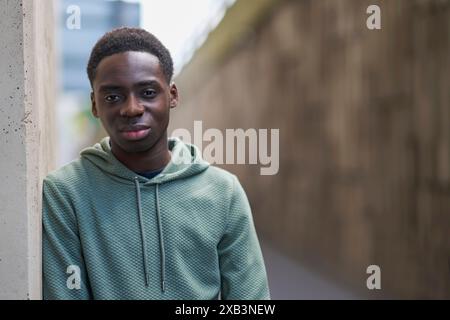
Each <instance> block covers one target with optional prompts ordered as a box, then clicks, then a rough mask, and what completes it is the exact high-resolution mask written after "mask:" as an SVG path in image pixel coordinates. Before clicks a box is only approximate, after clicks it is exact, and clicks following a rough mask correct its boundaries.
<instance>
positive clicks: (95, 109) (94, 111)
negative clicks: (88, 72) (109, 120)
mask: <svg viewBox="0 0 450 320" xmlns="http://www.w3.org/2000/svg"><path fill="white" fill-rule="evenodd" d="M91 106H92V114H93V115H94V117H96V118H98V110H97V105H96V104H95V96H94V92H93V91H92V92H91Z"/></svg>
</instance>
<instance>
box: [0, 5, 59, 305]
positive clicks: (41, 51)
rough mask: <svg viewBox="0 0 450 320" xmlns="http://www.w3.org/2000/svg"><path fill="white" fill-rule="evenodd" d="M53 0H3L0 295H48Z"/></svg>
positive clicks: (0, 16) (0, 46) (0, 9)
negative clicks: (44, 246) (45, 254)
mask: <svg viewBox="0 0 450 320" xmlns="http://www.w3.org/2000/svg"><path fill="white" fill-rule="evenodd" d="M53 32H54V15H53V3H52V1H32V0H20V1H7V0H0V39H1V43H0V61H1V64H0V150H1V152H0V179H1V183H0V203H1V208H0V299H39V298H41V182H42V178H43V177H44V175H45V174H46V173H47V172H48V171H49V170H50V169H51V168H52V166H53V155H54V150H53V145H54V144H53V141H52V139H54V133H53V124H54V123H53V112H54V111H53V106H54V95H55V91H54V85H55V79H54V61H55V53H54V50H53V49H54V46H53V39H54V35H53Z"/></svg>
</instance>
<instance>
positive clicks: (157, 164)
mask: <svg viewBox="0 0 450 320" xmlns="http://www.w3.org/2000/svg"><path fill="white" fill-rule="evenodd" d="M111 151H112V153H113V154H114V156H115V157H116V158H117V159H118V160H119V161H120V162H122V163H123V164H124V165H125V166H126V167H127V168H128V169H130V170H132V171H134V172H147V171H154V170H158V169H162V168H164V167H165V166H166V165H167V164H168V163H169V162H170V159H171V153H170V151H169V148H168V144H167V136H165V137H163V138H161V139H160V140H159V141H158V142H157V143H156V144H155V145H154V146H153V147H152V148H150V149H149V150H146V151H144V152H137V153H128V152H125V151H124V150H122V149H121V148H120V147H117V146H115V145H114V144H112V146H111Z"/></svg>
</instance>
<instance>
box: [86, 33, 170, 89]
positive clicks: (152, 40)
mask: <svg viewBox="0 0 450 320" xmlns="http://www.w3.org/2000/svg"><path fill="white" fill-rule="evenodd" d="M127 51H140V52H148V53H150V54H152V55H154V56H156V57H157V58H158V59H159V63H160V64H161V67H162V70H163V73H164V76H165V78H166V80H167V83H170V81H171V79H172V76H173V61H172V57H171V56H170V52H169V50H167V48H166V47H165V46H164V45H163V44H162V43H161V41H159V40H158V38H156V37H155V36H154V35H153V34H151V33H150V32H148V31H146V30H144V29H141V28H130V27H121V28H117V29H113V30H111V31H109V32H107V33H105V34H104V35H103V37H101V38H100V39H99V40H98V41H97V43H96V44H95V46H94V48H92V51H91V55H90V57H89V62H88V65H87V74H88V78H89V81H90V83H91V87H93V82H94V79H95V73H96V70H97V66H98V65H99V63H100V61H102V60H103V58H106V57H108V56H112V55H113V54H116V53H122V52H127Z"/></svg>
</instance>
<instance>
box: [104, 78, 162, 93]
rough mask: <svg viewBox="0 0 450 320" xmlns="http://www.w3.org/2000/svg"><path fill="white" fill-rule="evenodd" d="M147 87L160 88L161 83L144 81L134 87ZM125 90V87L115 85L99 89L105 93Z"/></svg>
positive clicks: (106, 85)
mask: <svg viewBox="0 0 450 320" xmlns="http://www.w3.org/2000/svg"><path fill="white" fill-rule="evenodd" d="M146 86H156V87H160V86H161V85H160V83H159V82H158V81H156V80H143V81H139V82H137V83H135V84H134V85H133V87H146ZM120 89H123V86H119V85H114V84H103V85H101V86H100V87H99V89H98V91H100V92H105V91H113V90H120Z"/></svg>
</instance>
